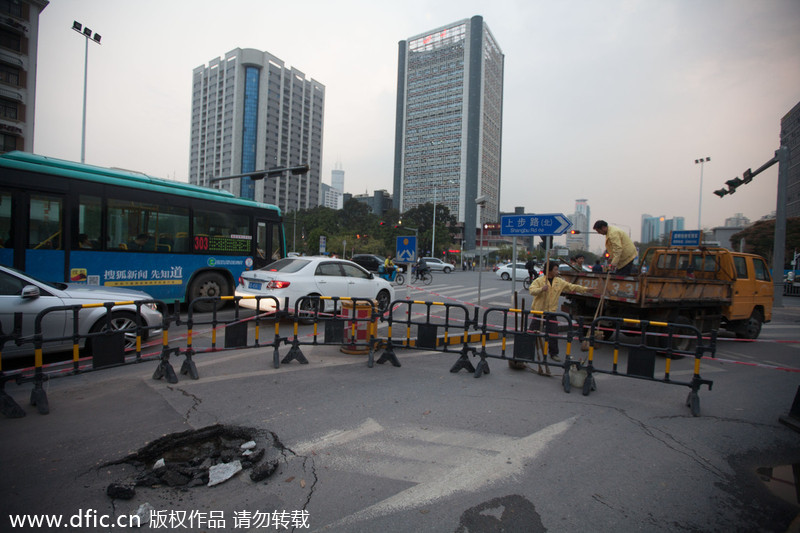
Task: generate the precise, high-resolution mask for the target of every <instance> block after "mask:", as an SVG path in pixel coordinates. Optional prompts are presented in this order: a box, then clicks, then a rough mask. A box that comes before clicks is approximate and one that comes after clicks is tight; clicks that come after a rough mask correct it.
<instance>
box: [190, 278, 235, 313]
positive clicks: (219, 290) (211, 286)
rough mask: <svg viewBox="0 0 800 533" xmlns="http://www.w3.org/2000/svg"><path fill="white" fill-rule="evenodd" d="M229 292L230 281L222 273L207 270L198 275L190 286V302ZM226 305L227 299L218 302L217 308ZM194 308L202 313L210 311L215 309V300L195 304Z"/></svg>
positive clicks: (217, 296)
mask: <svg viewBox="0 0 800 533" xmlns="http://www.w3.org/2000/svg"><path fill="white" fill-rule="evenodd" d="M227 293H228V282H227V281H225V278H224V277H223V276H222V274H218V273H216V272H205V273H203V274H200V275H199V276H197V279H196V280H194V281H193V282H192V285H191V287H189V302H188V303H189V304H191V302H193V301H194V300H196V299H198V298H219V297H220V296H226V295H227ZM223 307H225V301H224V300H221V301H218V302H217V310H219V309H222V308H223ZM193 309H194V310H195V311H198V312H200V313H208V312H210V311H213V310H214V302H213V301H211V300H205V301H202V302H197V303H196V304H194V307H193Z"/></svg>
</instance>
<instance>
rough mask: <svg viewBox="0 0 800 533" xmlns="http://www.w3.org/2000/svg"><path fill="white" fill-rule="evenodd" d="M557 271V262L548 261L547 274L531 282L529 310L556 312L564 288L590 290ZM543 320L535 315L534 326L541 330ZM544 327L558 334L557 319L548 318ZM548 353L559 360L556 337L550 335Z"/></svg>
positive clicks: (575, 290)
mask: <svg viewBox="0 0 800 533" xmlns="http://www.w3.org/2000/svg"><path fill="white" fill-rule="evenodd" d="M558 273H559V272H558V263H556V262H555V261H550V262H549V263H548V264H547V274H546V275H544V276H539V277H538V278H536V279H535V280H533V281H532V282H531V286H530V288H529V289H528V292H529V293H530V294H531V296H533V302H532V303H531V311H542V312H545V313H555V312H557V311H558V299H559V297H560V296H561V293H562V292H563V291H564V290H569V291H572V292H581V293H586V292H591V290H590V289H589V288H588V287H584V286H583V285H576V284H574V283H570V282H568V281H565V280H564V279H563V278H561V277H559V275H558ZM543 320H544V317H542V318H539V317H538V316H537V317H535V318H534V321H535V325H534V328H535V329H537V330H539V331H542V330H543V329H544V328H542V324H541V322H542V321H543ZM546 327H547V329H546V331H547V333H549V334H551V335H557V334H558V321H556V320H548V321H547V322H546ZM548 353H549V354H550V359H552V360H553V361H560V360H561V359H560V358H559V357H558V339H557V338H556V337H550V342H549V343H548Z"/></svg>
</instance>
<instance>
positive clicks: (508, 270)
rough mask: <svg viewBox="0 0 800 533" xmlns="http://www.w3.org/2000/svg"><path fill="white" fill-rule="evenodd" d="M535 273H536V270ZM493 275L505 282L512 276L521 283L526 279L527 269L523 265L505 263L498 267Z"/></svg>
mask: <svg viewBox="0 0 800 533" xmlns="http://www.w3.org/2000/svg"><path fill="white" fill-rule="evenodd" d="M536 271H537V272H538V269H537V270H536ZM495 275H496V276H497V277H498V278H500V279H502V280H505V281H508V280H510V279H511V276H514V279H516V280H518V281H522V280H524V279H525V278H527V277H528V269H527V268H525V263H507V264H505V265H502V266H500V268H498V269H497V272H495Z"/></svg>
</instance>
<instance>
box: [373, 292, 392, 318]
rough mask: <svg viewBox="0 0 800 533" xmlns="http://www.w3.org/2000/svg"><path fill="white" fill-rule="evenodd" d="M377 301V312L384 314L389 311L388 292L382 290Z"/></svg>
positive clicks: (389, 299)
mask: <svg viewBox="0 0 800 533" xmlns="http://www.w3.org/2000/svg"><path fill="white" fill-rule="evenodd" d="M375 299H376V300H378V311H379V312H381V313H385V312H386V311H387V310H388V309H389V305H391V303H392V302H391V296H390V295H389V291H387V290H382V291H381V292H379V293H378V296H377V298H375Z"/></svg>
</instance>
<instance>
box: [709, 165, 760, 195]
mask: <svg viewBox="0 0 800 533" xmlns="http://www.w3.org/2000/svg"><path fill="white" fill-rule="evenodd" d="M757 173H758V171H756V174H757ZM751 181H753V171H752V170H751V169H749V168H748V169H747V170H745V171H744V172H743V173H742V177H741V178H733V179H729V180H728V181H726V182H725V185H727V186H728V188H727V189H718V190H716V191H714V194H716V195H717V196H719V197H720V198H722V197H723V196H725V195H726V194H733V193H735V192H736V188H737V187H739V185H744V184H746V183H750V182H751Z"/></svg>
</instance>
